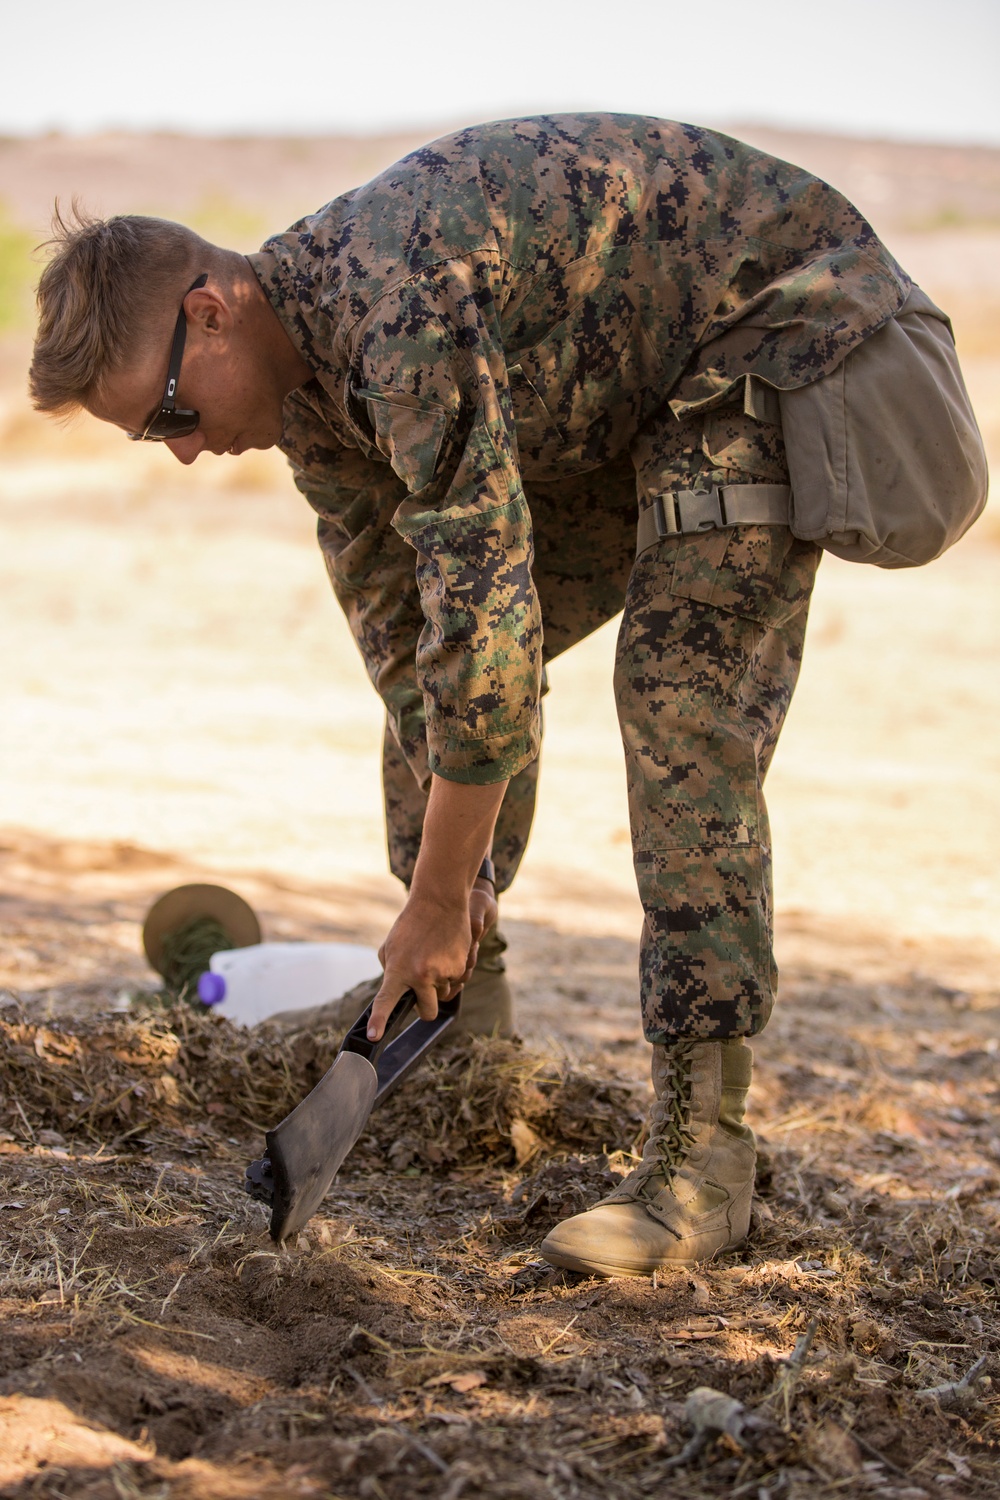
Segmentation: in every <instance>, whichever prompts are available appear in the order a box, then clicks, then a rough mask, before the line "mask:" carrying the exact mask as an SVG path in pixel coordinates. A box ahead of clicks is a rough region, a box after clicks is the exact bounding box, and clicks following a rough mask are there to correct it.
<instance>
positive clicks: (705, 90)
mask: <svg viewBox="0 0 1000 1500" xmlns="http://www.w3.org/2000/svg"><path fill="white" fill-rule="evenodd" d="M2 14H3V28H2V33H0V34H2V46H3V60H2V63H0V132H3V133H6V134H20V133H25V132H36V131H41V130H48V129H59V130H69V131H93V130H100V129H104V128H107V127H119V128H121V127H124V128H127V129H134V130H142V129H149V128H166V129H174V130H185V131H209V132H234V133H243V132H254V133H256V132H260V133H268V132H282V133H292V134H294V133H314V132H326V131H330V132H336V131H345V130H355V131H371V130H379V129H383V128H392V127H396V126H401V125H403V126H409V125H415V124H416V125H419V124H422V123H425V122H426V123H428V125H437V124H440V123H459V122H468V121H473V120H483V119H491V118H497V117H498V116H503V115H509V114H524V113H531V112H535V111H540V110H553V109H573V108H584V109H619V110H634V111H639V112H642V113H648V114H659V115H665V116H671V117H674V118H681V119H686V120H693V121H705V122H707V123H713V122H726V121H740V120H742V121H755V122H767V121H770V122H774V123H776V124H796V125H804V126H807V127H813V128H816V129H834V130H842V131H848V132H852V133H855V132H856V133H877V134H882V135H891V136H899V137H910V138H918V139H930V140H933V139H948V140H964V141H982V142H991V143H994V144H1000V0H827V3H825V4H823V3H819V0H687V3H680V0H620V3H617V4H616V3H614V0H570V3H563V0H507V3H506V4H498V3H497V0H491V3H489V4H485V3H482V0H480V3H476V0H465V3H461V0H376V3H368V4H364V3H358V0H354V3H351V4H345V3H342V0H311V3H310V4H294V3H289V0H282V3H280V4H279V3H273V0H272V3H269V4H268V3H264V0H174V3H172V4H162V3H161V4H156V5H151V4H147V3H144V0H89V3H82V0H44V3H42V0H35V3H34V4H25V3H23V0H18V3H17V4H14V3H13V0H2Z"/></svg>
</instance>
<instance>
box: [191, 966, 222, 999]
mask: <svg viewBox="0 0 1000 1500" xmlns="http://www.w3.org/2000/svg"><path fill="white" fill-rule="evenodd" d="M225 998H226V980H225V976H224V975H223V974H213V973H211V971H209V972H207V973H205V974H202V975H201V977H200V978H199V980H198V999H199V1000H200V1001H201V1002H202V1004H203V1005H218V1003H219V1001H220V1000H225Z"/></svg>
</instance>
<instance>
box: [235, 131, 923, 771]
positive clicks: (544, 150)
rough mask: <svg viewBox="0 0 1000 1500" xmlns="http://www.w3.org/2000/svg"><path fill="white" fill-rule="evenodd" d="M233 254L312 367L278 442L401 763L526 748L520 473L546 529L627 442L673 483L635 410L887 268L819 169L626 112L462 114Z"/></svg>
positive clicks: (452, 762) (533, 695) (531, 731)
mask: <svg viewBox="0 0 1000 1500" xmlns="http://www.w3.org/2000/svg"><path fill="white" fill-rule="evenodd" d="M250 260H251V264H252V265H253V267H254V270H255V272H256V274H257V276H258V278H259V279H260V282H261V284H262V286H263V287H264V290H265V291H266V293H267V295H268V297H269V298H270V300H271V302H272V305H273V306H274V309H275V311H276V312H277V314H278V316H279V318H280V319H281V321H282V323H283V325H284V327H285V329H286V330H287V332H288V334H289V336H290V337H291V339H292V341H293V343H294V344H295V345H296V347H297V348H298V350H299V351H300V353H301V354H302V356H303V358H304V359H305V360H306V362H307V363H308V364H309V366H310V367H311V368H312V369H313V371H314V372H315V379H314V380H312V381H310V382H309V383H308V384H307V385H305V386H304V387H302V388H301V389H300V390H299V391H296V392H294V393H293V394H292V396H290V397H289V399H288V402H287V405H286V411H285V419H286V420H285V431H284V435H283V439H282V445H281V446H282V448H283V449H284V451H285V452H286V454H287V456H288V458H289V460H290V462H291V464H292V468H293V472H294V476H295V481H296V483H297V485H298V486H299V488H300V489H301V490H302V491H303V493H304V494H305V495H306V496H307V498H308V499H309V501H310V503H311V504H312V505H313V506H314V508H315V509H316V510H317V512H318V513H319V516H320V527H319V532H320V542H321V545H322V546H323V550H324V553H325V554H326V558H327V564H328V567H329V570H330V573H331V577H332V579H333V583H334V586H335V588H336V591H337V593H338V596H339V598H340V600H341V603H342V604H343V606H344V608H345V610H346V612H347V614H348V617H349V620H350V622H351V626H352V629H353V631H354V633H355V636H356V638H357V641H358V644H359V646H360V648H361V651H362V654H363V656H364V659H365V662H366V665H367V668H368V671H369V673H370V675H371V677H372V680H373V682H374V683H375V685H376V687H377V688H378V690H379V692H380V693H381V694H382V696H383V698H384V700H385V702H386V705H387V708H388V710H389V718H390V723H391V724H392V726H393V730H394V733H395V735H396V737H397V739H398V740H399V743H400V745H401V747H402V749H403V751H404V754H405V755H406V756H407V758H408V760H409V761H410V764H411V766H412V768H413V770H414V772H415V773H416V774H417V775H418V777H420V778H422V779H423V780H425V781H426V777H427V773H428V770H433V771H436V772H438V773H439V774H441V775H443V776H445V777H447V778H450V779H452V780H457V781H467V782H481V783H485V782H493V781H499V780H503V779H504V778H506V777H508V776H512V775H514V774H515V773H516V772H517V771H519V770H520V769H522V768H523V767H524V766H525V765H526V764H528V763H529V762H530V761H531V760H532V759H533V758H534V756H535V755H536V754H537V750H538V744H539V712H538V703H539V693H540V683H541V670H542V663H543V646H544V643H545V629H546V621H545V620H544V619H543V610H542V607H541V606H540V603H539V597H538V590H537V587H536V581H535V579H534V578H533V558H534V551H533V547H534V542H533V531H532V522H533V516H532V507H531V498H530V497H531V494H532V489H533V487H536V488H537V489H538V492H539V493H542V492H545V493H548V494H552V493H553V492H554V491H553V489H552V488H551V487H553V486H554V487H555V491H558V493H559V494H560V495H561V497H562V503H561V504H560V505H555V506H554V505H551V504H550V505H549V506H547V507H546V508H545V509H546V524H547V525H548V527H549V528H550V529H552V530H553V535H552V536H549V537H547V538H546V546H547V548H549V549H550V550H551V549H552V548H553V547H555V548H558V545H559V536H560V534H563V535H565V536H567V537H569V536H570V534H571V533H572V531H573V528H574V525H575V514H574V500H573V495H574V483H573V481H574V479H575V478H578V477H579V478H580V479H581V481H582V479H583V478H584V477H586V480H587V482H586V483H581V486H580V493H581V494H582V495H585V496H586V497H587V498H586V503H587V504H588V505H590V506H593V505H594V504H597V505H598V506H600V504H601V501H600V499H599V496H600V493H601V484H600V477H601V476H600V474H599V473H598V472H597V471H601V470H603V469H605V468H606V469H607V470H608V473H609V475H611V474H614V475H616V476H618V478H619V479H620V475H621V470H622V464H623V463H625V464H626V465H628V466H629V467H630V469H631V472H632V473H633V475H634V480H633V482H634V484H635V485H636V486H637V487H638V492H639V496H640V500H641V501H642V503H648V500H649V498H651V497H652V496H653V495H655V494H656V493H657V490H658V488H660V489H662V488H665V487H667V488H668V487H670V475H669V473H664V472H663V468H662V458H661V457H660V455H662V451H663V444H661V443H658V442H657V441H656V432H657V430H658V429H662V428H663V427H664V426H666V427H669V426H670V425H671V424H673V425H675V426H676V424H677V422H678V419H680V418H684V417H685V416H686V415H687V414H688V413H691V412H693V411H697V410H702V409H704V410H708V409H710V408H712V407H713V406H720V405H723V404H725V403H728V402H731V401H732V400H733V399H734V395H737V394H738V395H740V396H741V398H744V397H745V400H746V403H747V410H748V411H753V410H754V409H755V408H754V402H755V392H759V390H760V389H761V387H764V386H771V387H777V388H779V389H790V388H794V387H798V386H802V385H806V384H808V383H809V382H811V381H814V380H816V379H818V378H819V377H820V376H823V375H825V374H827V373H828V372H829V371H830V370H832V369H833V368H834V367H835V366H836V365H837V364H838V363H839V362H840V361H841V360H843V358H844V357H845V356H846V355H847V354H848V353H849V352H850V350H851V349H852V348H854V347H855V345H857V344H858V343H859V341H861V340H862V339H865V338H867V337H868V336H869V335H870V334H872V333H873V332H875V330H876V329H878V328H879V327H880V326H881V325H882V324H883V323H884V322H885V321H887V319H889V318H890V317H892V316H893V314H894V313H895V312H896V311H897V310H898V308H899V307H900V306H901V304H902V302H903V300H904V298H905V296H906V294H907V292H908V290H909V282H908V280H907V278H906V276H905V274H904V273H903V272H902V271H901V270H900V268H899V267H898V266H897V265H896V263H895V261H893V259H892V258H891V257H890V256H889V255H888V253H887V252H886V250H885V249H884V248H883V246H882V245H881V244H880V242H879V241H878V239H877V238H876V236H875V234H874V232H873V231H872V229H871V227H870V226H869V225H868V224H867V223H866V222H865V220H864V219H863V218H862V217H861V215H860V214H859V213H858V212H857V210H856V209H855V208H853V207H852V206H851V204H850V203H848V202H847V200H846V199H845V198H844V197H842V195H841V194H840V193H838V192H836V191H835V190H834V189H833V188H831V187H829V186H827V185H826V184H825V183H823V182H821V181H819V180H818V179H817V178H815V177H812V176H811V175H810V174H809V173H807V172H804V171H802V170H801V169H800V168H798V167H794V166H791V165H789V164H788V163H786V162H782V161H778V160H776V159H774V158H772V157H770V156H767V155H764V154H762V153H761V152H759V151H756V150H753V149H751V148H750V147H748V146H745V145H742V144H741V143H740V142H738V141H735V140H732V139H731V138H729V137H727V136H724V135H720V134H718V133H715V132H712V131H708V130H701V129H697V128H694V127H692V126H689V125H679V124H673V123H670V122H667V121H662V120H655V119H648V118H643V117H635V116H631V115H555V116H539V117H537V118H533V119H523V120H510V121H504V122H500V123H497V124H491V125H483V126H477V127H475V128H473V129H469V130H463V131H459V132H458V133H456V134H454V135H450V136H446V137H444V138H443V139H441V140H439V141H435V142H433V143H432V144H431V145H428V146H425V147H423V148H422V149H421V150H419V151H415V152H413V153H412V154H411V155H409V156H407V157H405V158H404V159H403V160H402V161H400V162H398V163H397V164H396V165H395V166H393V167H390V168H389V169H388V170H387V171H385V172H383V173H382V174H381V175H380V176H378V177H376V178H375V179H374V180H373V181H372V182H369V183H367V184H366V185H365V186H363V187H360V188H358V189H356V190H355V191H354V192H351V193H347V194H345V195H344V196H343V197H341V198H337V199H335V200H334V201H333V202H332V203H330V204H328V205H327V206H326V207H325V208H322V209H320V210H319V212H317V213H316V214H313V215H311V216H310V217H308V218H305V219H302V220H300V221H299V223H297V224H295V225H293V226H292V228H291V229H289V230H288V231H287V233H285V234H281V235H277V236H275V237H273V238H272V239H269V240H268V241H267V242H266V243H265V245H264V246H263V247H262V249H261V251H260V252H259V253H258V254H257V255H255V256H251V257H250ZM595 495H596V496H597V497H598V498H597V499H596V500H595ZM608 495H609V498H608V504H609V506H611V507H612V508H616V507H618V508H620V504H621V498H620V484H618V483H616V484H614V485H611V486H610V487H609V491H608ZM617 524H618V525H619V526H621V525H622V524H629V523H627V522H624V521H623V520H622V518H621V517H620V516H619V518H618V522H617ZM597 561H598V565H599V559H598V560H597ZM611 612H612V613H613V612H614V611H613V609H612V611H611ZM595 623H598V622H597V621H596V620H595Z"/></svg>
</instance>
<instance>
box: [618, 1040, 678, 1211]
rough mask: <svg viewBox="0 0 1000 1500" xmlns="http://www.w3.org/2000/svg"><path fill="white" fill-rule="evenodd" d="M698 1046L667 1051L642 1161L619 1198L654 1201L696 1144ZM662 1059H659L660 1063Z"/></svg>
mask: <svg viewBox="0 0 1000 1500" xmlns="http://www.w3.org/2000/svg"><path fill="white" fill-rule="evenodd" d="M695 1045H696V1044H694V1043H690V1042H688V1043H683V1042H680V1043H677V1044H675V1045H674V1046H673V1047H669V1048H665V1049H664V1055H663V1058H662V1065H661V1066H658V1067H657V1074H658V1077H657V1095H658V1097H657V1100H656V1103H655V1104H654V1106H653V1109H652V1111H651V1113H650V1117H649V1135H648V1136H647V1138H646V1144H645V1146H644V1147H643V1149H642V1161H641V1163H640V1165H639V1166H638V1167H636V1169H635V1171H634V1172H633V1173H631V1175H630V1176H629V1177H627V1178H626V1179H625V1181H624V1182H623V1183H622V1185H621V1187H620V1188H619V1189H618V1193H617V1194H616V1195H615V1196H616V1197H618V1198H619V1200H621V1199H622V1198H627V1199H631V1200H633V1201H635V1200H638V1199H640V1198H646V1199H652V1198H655V1197H656V1195H657V1194H658V1193H660V1192H662V1190H663V1188H664V1187H669V1185H670V1179H671V1177H672V1175H673V1173H674V1172H675V1171H677V1169H678V1168H679V1167H680V1166H681V1164H682V1162H683V1160H684V1157H685V1156H686V1155H687V1153H688V1151H689V1150H690V1148H691V1146H692V1145H693V1144H694V1141H695V1135H694V1131H693V1129H692V1127H691V1068H692V1060H693V1048H694V1046H695ZM659 1061H660V1060H659V1059H658V1062H659Z"/></svg>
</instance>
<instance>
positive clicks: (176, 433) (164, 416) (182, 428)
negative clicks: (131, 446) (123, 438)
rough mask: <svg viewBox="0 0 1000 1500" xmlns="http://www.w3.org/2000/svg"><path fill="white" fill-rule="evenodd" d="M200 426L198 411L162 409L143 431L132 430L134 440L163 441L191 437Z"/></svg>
mask: <svg viewBox="0 0 1000 1500" xmlns="http://www.w3.org/2000/svg"><path fill="white" fill-rule="evenodd" d="M197 426H198V413H197V412H196V411H161V412H158V413H157V415H156V416H155V417H154V418H153V420H152V421H151V422H150V423H149V424H148V426H147V427H146V428H145V430H144V431H142V432H131V433H129V437H131V439H132V441H133V442H136V443H138V442H145V443H162V442H165V441H166V440H167V439H168V438H182V437H190V436H191V434H192V432H194V431H195V429H196V428H197Z"/></svg>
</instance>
